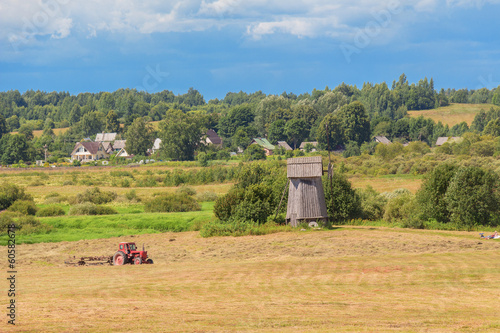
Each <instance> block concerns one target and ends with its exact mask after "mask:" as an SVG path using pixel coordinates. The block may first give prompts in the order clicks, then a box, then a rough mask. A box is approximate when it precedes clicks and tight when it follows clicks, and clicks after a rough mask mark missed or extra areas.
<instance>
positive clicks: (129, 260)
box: [64, 242, 153, 266]
mask: <svg viewBox="0 0 500 333" xmlns="http://www.w3.org/2000/svg"><path fill="white" fill-rule="evenodd" d="M64 263H65V264H66V265H69V266H91V265H115V266H120V265H125V264H132V265H141V264H152V263H153V260H152V259H150V258H148V252H147V251H145V250H144V245H143V246H142V251H139V250H137V247H136V246H135V243H131V242H122V243H120V244H119V245H118V251H116V253H115V254H114V255H112V256H100V257H99V256H97V257H80V258H79V259H78V258H77V257H76V256H73V259H70V260H67V261H65V262H64Z"/></svg>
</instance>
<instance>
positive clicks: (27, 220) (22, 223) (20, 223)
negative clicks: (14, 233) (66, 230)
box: [16, 215, 52, 235]
mask: <svg viewBox="0 0 500 333" xmlns="http://www.w3.org/2000/svg"><path fill="white" fill-rule="evenodd" d="M16 226H17V228H18V229H19V234H20V235H29V234H41V233H49V232H50V231H52V226H50V225H47V224H45V223H41V222H40V221H39V220H38V219H36V218H34V217H33V216H30V215H27V216H22V217H20V218H19V219H18V220H17V222H16Z"/></svg>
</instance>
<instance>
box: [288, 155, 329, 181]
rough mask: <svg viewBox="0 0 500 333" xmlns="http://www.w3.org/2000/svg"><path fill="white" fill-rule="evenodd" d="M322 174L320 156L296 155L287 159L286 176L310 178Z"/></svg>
mask: <svg viewBox="0 0 500 333" xmlns="http://www.w3.org/2000/svg"><path fill="white" fill-rule="evenodd" d="M322 175H323V162H322V160H321V156H314V157H296V158H289V159H288V160H287V177H288V178H312V177H321V176H322Z"/></svg>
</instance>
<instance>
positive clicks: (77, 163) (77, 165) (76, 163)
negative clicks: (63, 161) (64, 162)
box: [71, 160, 82, 167]
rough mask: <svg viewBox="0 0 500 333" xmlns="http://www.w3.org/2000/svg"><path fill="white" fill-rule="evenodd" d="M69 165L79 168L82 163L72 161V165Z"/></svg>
mask: <svg viewBox="0 0 500 333" xmlns="http://www.w3.org/2000/svg"><path fill="white" fill-rule="evenodd" d="M71 165H72V166H74V167H79V166H81V165H82V163H81V162H80V161H79V160H73V163H71Z"/></svg>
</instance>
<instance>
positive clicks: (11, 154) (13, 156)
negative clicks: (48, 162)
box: [2, 134, 31, 164]
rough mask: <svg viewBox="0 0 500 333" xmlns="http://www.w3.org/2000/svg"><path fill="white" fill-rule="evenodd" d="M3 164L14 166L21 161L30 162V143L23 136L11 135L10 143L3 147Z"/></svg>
mask: <svg viewBox="0 0 500 333" xmlns="http://www.w3.org/2000/svg"><path fill="white" fill-rule="evenodd" d="M2 148H3V154H2V163H3V164H13V163H16V162H17V161H19V160H23V161H29V160H31V159H30V156H29V155H28V151H29V148H30V146H29V143H28V140H26V137H25V136H24V135H22V134H14V135H9V137H8V141H7V142H6V143H5V144H4V145H3V147H2Z"/></svg>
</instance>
